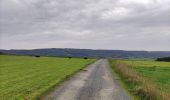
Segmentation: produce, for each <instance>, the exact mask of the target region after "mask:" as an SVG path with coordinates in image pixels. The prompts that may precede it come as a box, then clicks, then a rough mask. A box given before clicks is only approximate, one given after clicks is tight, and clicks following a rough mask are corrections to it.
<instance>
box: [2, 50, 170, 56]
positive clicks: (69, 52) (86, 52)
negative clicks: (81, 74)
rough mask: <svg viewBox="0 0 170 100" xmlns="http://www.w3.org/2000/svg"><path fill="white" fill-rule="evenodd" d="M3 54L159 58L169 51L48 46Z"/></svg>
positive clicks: (5, 51)
mask: <svg viewBox="0 0 170 100" xmlns="http://www.w3.org/2000/svg"><path fill="white" fill-rule="evenodd" d="M0 52H1V53H5V54H17V55H42V56H64V57H65V56H71V57H85V56H86V57H113V58H159V57H166V56H170V51H124V50H92V49H70V48H48V49H33V50H0Z"/></svg>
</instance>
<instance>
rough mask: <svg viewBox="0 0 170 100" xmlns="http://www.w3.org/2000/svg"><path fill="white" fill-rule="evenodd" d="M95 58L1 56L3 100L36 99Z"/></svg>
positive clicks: (0, 77) (0, 82)
mask: <svg viewBox="0 0 170 100" xmlns="http://www.w3.org/2000/svg"><path fill="white" fill-rule="evenodd" d="M93 61H95V59H88V60H84V59H82V58H72V59H68V58H56V57H40V58H35V57H31V56H9V55H0V100H33V99H37V98H39V97H40V96H42V95H43V94H44V93H46V92H48V91H49V90H51V89H52V88H53V87H54V86H57V85H58V84H59V83H61V82H62V81H64V80H65V79H66V78H67V77H69V76H70V75H72V74H74V73H75V72H77V71H78V70H80V69H82V68H83V67H85V66H86V65H87V64H89V63H92V62H93Z"/></svg>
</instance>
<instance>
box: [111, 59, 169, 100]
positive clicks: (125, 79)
mask: <svg viewBox="0 0 170 100" xmlns="http://www.w3.org/2000/svg"><path fill="white" fill-rule="evenodd" d="M109 62H110V65H111V68H112V69H113V71H115V72H116V73H117V74H118V75H119V76H120V82H121V83H122V86H124V87H125V88H126V89H127V90H128V91H129V93H131V94H132V97H133V98H134V99H135V100H169V98H170V62H158V61H153V60H139V59H138V60H137V59H133V60H123V59H122V60H116V59H110V60H109Z"/></svg>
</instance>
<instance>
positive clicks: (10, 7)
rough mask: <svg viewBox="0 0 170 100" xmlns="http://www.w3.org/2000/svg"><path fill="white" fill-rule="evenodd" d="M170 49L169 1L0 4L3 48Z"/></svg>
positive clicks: (21, 0) (15, 0) (6, 0)
mask: <svg viewBox="0 0 170 100" xmlns="http://www.w3.org/2000/svg"><path fill="white" fill-rule="evenodd" d="M33 48H89V49H122V50H152V51H159V50H161V51H164V50H165V51H170V0H0V49H33Z"/></svg>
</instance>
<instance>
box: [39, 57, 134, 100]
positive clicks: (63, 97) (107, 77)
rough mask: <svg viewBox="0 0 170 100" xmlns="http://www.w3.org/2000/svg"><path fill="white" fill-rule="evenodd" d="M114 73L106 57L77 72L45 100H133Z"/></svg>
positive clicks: (44, 98) (44, 99)
mask: <svg viewBox="0 0 170 100" xmlns="http://www.w3.org/2000/svg"><path fill="white" fill-rule="evenodd" d="M117 79H118V78H117V76H116V75H114V74H112V71H111V69H110V67H109V64H108V61H107V60H106V59H101V60H98V61H96V62H95V63H93V64H91V65H89V66H88V67H87V68H85V69H84V70H82V71H80V72H78V73H77V74H75V75H74V76H73V77H72V78H70V79H69V80H68V81H66V82H64V83H63V84H61V85H60V86H59V87H57V88H56V89H54V91H52V92H51V93H49V94H48V95H46V96H45V97H43V98H42V99H43V100H131V98H130V96H129V95H128V93H126V91H125V90H124V89H123V88H122V87H121V86H120V84H119V82H118V80H117Z"/></svg>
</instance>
